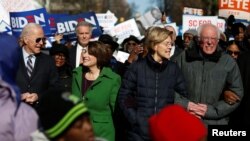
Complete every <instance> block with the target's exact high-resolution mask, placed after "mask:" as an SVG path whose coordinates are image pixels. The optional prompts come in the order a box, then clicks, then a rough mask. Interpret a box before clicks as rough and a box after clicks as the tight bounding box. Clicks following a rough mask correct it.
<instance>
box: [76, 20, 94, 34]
mask: <svg viewBox="0 0 250 141" xmlns="http://www.w3.org/2000/svg"><path fill="white" fill-rule="evenodd" d="M81 26H87V27H89V29H90V33H92V31H93V26H92V25H91V24H90V23H88V22H86V21H81V22H78V24H77V25H76V28H75V32H76V34H77V29H78V28H79V27H81Z"/></svg>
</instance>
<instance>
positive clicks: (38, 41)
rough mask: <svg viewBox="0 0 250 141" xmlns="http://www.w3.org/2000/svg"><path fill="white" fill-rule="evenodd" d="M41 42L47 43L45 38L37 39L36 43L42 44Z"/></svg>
mask: <svg viewBox="0 0 250 141" xmlns="http://www.w3.org/2000/svg"><path fill="white" fill-rule="evenodd" d="M41 41H43V43H45V41H46V38H45V37H41V38H36V43H40V42H41Z"/></svg>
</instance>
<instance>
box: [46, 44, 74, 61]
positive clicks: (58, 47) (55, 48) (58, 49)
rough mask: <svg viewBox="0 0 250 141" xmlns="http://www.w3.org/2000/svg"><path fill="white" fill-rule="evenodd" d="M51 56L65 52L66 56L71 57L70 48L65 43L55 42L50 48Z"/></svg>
mask: <svg viewBox="0 0 250 141" xmlns="http://www.w3.org/2000/svg"><path fill="white" fill-rule="evenodd" d="M49 53H50V55H51V56H54V55H56V54H58V53H63V54H64V56H65V57H66V58H69V50H68V48H67V47H66V46H65V45H62V44H56V43H53V45H52V47H51V48H50V50H49Z"/></svg>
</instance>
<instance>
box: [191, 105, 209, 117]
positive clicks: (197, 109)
mask: <svg viewBox="0 0 250 141" xmlns="http://www.w3.org/2000/svg"><path fill="white" fill-rule="evenodd" d="M187 110H188V112H189V113H190V114H192V115H194V116H196V117H197V118H199V119H201V118H202V117H204V116H205V114H206V112H207V105H206V104H202V103H197V104H196V103H194V102H188V107H187Z"/></svg>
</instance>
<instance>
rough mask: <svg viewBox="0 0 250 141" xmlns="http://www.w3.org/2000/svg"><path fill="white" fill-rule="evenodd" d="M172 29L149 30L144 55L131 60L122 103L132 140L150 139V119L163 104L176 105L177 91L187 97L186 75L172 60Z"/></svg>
mask: <svg viewBox="0 0 250 141" xmlns="http://www.w3.org/2000/svg"><path fill="white" fill-rule="evenodd" d="M171 35H172V32H171V31H168V30H167V29H165V28H160V27H152V28H150V29H148V33H147V36H146V40H145V47H146V49H147V50H148V54H147V56H146V57H145V58H143V59H141V60H138V61H137V62H134V63H132V64H131V65H130V66H129V68H128V70H127V72H126V73H125V75H124V78H123V80H122V84H121V88H120V91H119V97H118V100H119V105H120V107H121V109H122V111H123V112H124V115H125V117H126V118H127V120H128V122H129V123H130V127H131V128H130V129H129V131H128V140H129V141H150V140H151V139H150V136H149V133H148V130H149V129H148V119H149V117H150V116H152V115H154V114H156V113H158V112H159V111H160V110H161V109H162V108H163V107H165V106H167V105H170V104H173V103H174V99H175V92H178V93H179V94H180V95H181V96H186V95H187V91H186V85H185V81H184V78H183V75H182V73H181V71H180V69H179V67H178V66H177V64H176V63H174V62H171V61H169V58H170V51H171V47H172V46H171V42H172V39H171Z"/></svg>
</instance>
